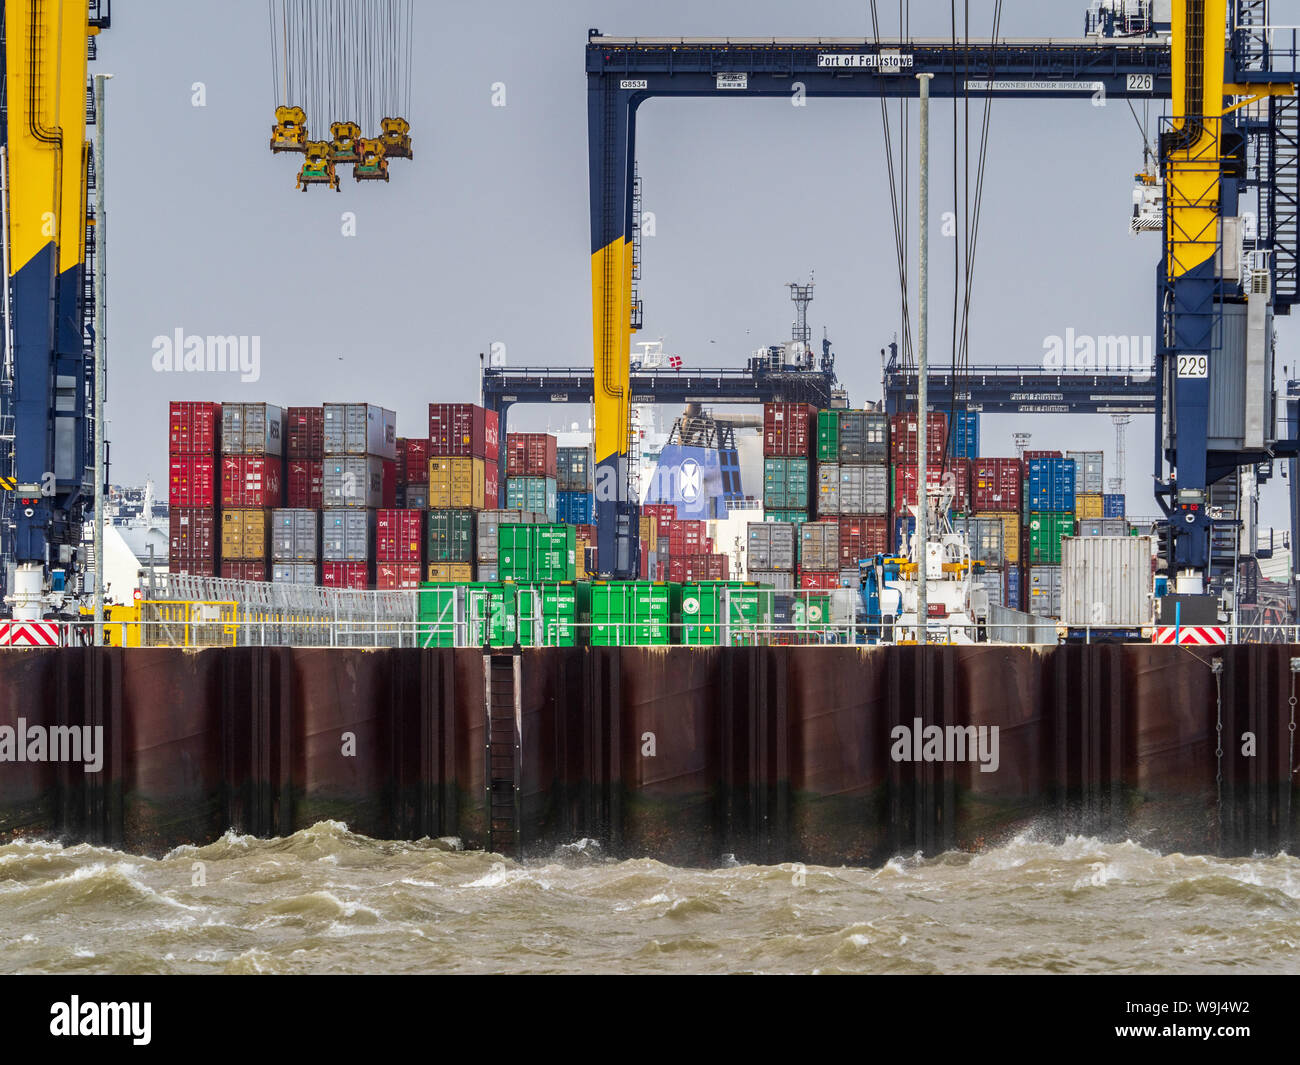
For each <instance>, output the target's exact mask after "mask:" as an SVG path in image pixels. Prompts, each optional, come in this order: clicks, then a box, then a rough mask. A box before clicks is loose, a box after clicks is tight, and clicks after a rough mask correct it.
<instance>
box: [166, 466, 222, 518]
mask: <svg viewBox="0 0 1300 1065" xmlns="http://www.w3.org/2000/svg"><path fill="white" fill-rule="evenodd" d="M220 462H221V460H220V459H218V458H216V457H215V456H212V455H176V456H174V457H173V458H172V459H171V460H170V461H169V462H168V465H167V503H168V506H171V507H206V508H207V509H209V510H211V509H212V508H213V507H215V506H216V505H217V480H218V473H219V470H220Z"/></svg>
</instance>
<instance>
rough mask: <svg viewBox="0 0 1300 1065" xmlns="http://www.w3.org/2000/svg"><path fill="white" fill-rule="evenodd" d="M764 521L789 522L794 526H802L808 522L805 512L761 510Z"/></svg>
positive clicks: (806, 512)
mask: <svg viewBox="0 0 1300 1065" xmlns="http://www.w3.org/2000/svg"><path fill="white" fill-rule="evenodd" d="M763 520H764V521H790V522H794V523H795V524H796V525H802V524H803V523H804V522H805V521H807V520H808V511H806V510H767V509H766V508H764V510H763Z"/></svg>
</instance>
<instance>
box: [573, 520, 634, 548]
mask: <svg viewBox="0 0 1300 1065" xmlns="http://www.w3.org/2000/svg"><path fill="white" fill-rule="evenodd" d="M573 528H574V535H575V536H576V537H577V538H578V539H579V540H587V541H588V542H590V543H593V544H594V543H595V542H596V526H594V525H575V526H574V527H573ZM642 554H644V552H642Z"/></svg>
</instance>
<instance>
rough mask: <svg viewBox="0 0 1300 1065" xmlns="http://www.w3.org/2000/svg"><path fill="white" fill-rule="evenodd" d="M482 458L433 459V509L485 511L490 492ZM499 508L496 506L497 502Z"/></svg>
mask: <svg viewBox="0 0 1300 1065" xmlns="http://www.w3.org/2000/svg"><path fill="white" fill-rule="evenodd" d="M486 486H487V482H486V474H485V471H484V467H483V460H482V459H464V458H448V457H445V456H444V457H442V458H433V459H430V460H429V508H430V509H431V510H437V509H444V508H448V507H457V508H460V509H466V510H482V509H483V496H484V493H485V491H486ZM493 505H494V506H495V503H493Z"/></svg>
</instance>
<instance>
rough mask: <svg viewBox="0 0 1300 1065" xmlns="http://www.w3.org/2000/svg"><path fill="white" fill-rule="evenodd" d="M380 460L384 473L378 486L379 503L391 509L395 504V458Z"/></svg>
mask: <svg viewBox="0 0 1300 1065" xmlns="http://www.w3.org/2000/svg"><path fill="white" fill-rule="evenodd" d="M380 461H381V462H382V463H383V467H384V474H383V480H382V481H381V482H380V487H379V505H380V506H383V507H388V508H390V509H391V508H392V507H395V506H397V460H396V459H381V460H380Z"/></svg>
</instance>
